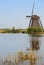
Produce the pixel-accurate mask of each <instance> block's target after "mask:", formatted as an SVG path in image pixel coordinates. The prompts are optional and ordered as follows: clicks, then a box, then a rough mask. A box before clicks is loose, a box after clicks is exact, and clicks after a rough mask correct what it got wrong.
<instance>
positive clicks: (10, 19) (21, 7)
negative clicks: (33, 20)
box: [0, 0, 44, 28]
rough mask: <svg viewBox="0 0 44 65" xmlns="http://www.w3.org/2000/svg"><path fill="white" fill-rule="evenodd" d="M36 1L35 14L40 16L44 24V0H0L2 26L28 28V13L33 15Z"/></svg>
mask: <svg viewBox="0 0 44 65" xmlns="http://www.w3.org/2000/svg"><path fill="white" fill-rule="evenodd" d="M34 1H35V7H34V12H33V14H37V15H39V16H40V18H41V22H42V24H43V26H44V0H0V28H11V27H13V26H14V27H15V28H27V27H28V25H29V20H30V19H26V15H31V12H32V7H33V2H34Z"/></svg>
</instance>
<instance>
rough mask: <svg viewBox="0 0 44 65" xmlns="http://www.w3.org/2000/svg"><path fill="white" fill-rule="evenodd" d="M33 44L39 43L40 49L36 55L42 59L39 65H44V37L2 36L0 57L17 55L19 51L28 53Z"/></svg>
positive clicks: (24, 35) (38, 62)
mask: <svg viewBox="0 0 44 65" xmlns="http://www.w3.org/2000/svg"><path fill="white" fill-rule="evenodd" d="M33 43H38V46H39V48H38V49H36V54H37V57H38V58H40V59H38V60H39V61H37V65H39V64H40V65H42V64H44V35H42V36H32V35H28V34H0V57H6V56H7V55H8V54H11V55H13V54H16V53H17V52H18V51H23V52H26V51H28V50H27V49H28V48H29V49H30V48H33V46H34V45H33ZM33 50H35V48H33Z"/></svg>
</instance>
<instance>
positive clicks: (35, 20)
mask: <svg viewBox="0 0 44 65" xmlns="http://www.w3.org/2000/svg"><path fill="white" fill-rule="evenodd" d="M34 5H35V4H34V3H33V9H32V14H31V16H26V17H28V18H30V22H29V27H41V28H43V26H42V23H41V20H40V17H39V16H38V15H33V12H34Z"/></svg>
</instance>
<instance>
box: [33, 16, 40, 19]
mask: <svg viewBox="0 0 44 65" xmlns="http://www.w3.org/2000/svg"><path fill="white" fill-rule="evenodd" d="M32 18H33V19H39V18H40V17H39V16H37V15H32Z"/></svg>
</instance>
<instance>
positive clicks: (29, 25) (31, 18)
mask: <svg viewBox="0 0 44 65" xmlns="http://www.w3.org/2000/svg"><path fill="white" fill-rule="evenodd" d="M34 5H35V2H34V3H33V8H32V14H31V18H30V23H29V27H30V24H31V20H32V16H33V12H34Z"/></svg>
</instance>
